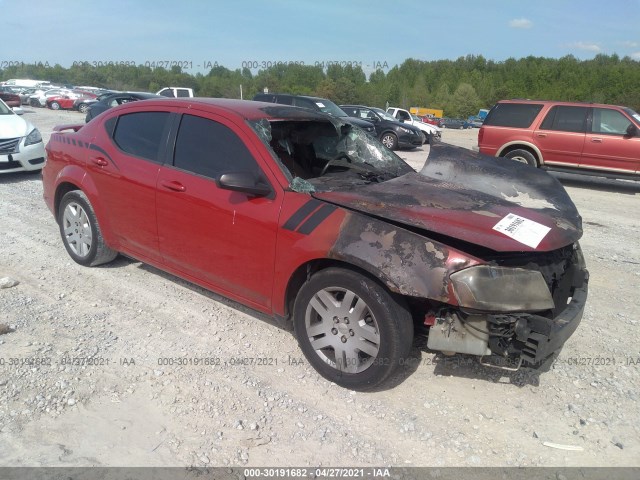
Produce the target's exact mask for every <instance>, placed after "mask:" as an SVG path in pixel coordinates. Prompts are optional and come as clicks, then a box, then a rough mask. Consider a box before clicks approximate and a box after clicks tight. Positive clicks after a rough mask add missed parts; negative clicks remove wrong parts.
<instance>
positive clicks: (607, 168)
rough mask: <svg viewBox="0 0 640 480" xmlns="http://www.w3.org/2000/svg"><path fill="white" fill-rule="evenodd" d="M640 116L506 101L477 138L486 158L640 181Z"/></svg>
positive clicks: (615, 109)
mask: <svg viewBox="0 0 640 480" xmlns="http://www.w3.org/2000/svg"><path fill="white" fill-rule="evenodd" d="M639 132H640V115H639V114H638V113H636V112H635V111H633V110H632V109H631V108H628V107H619V106H615V105H603V104H595V103H569V102H551V101H533V100H503V101H501V102H498V103H497V104H496V105H495V106H494V107H493V108H492V109H491V111H490V112H489V114H488V115H487V118H486V120H485V121H484V124H483V125H482V127H481V128H480V132H479V133H478V147H479V149H480V152H481V153H484V154H487V155H494V156H496V157H505V158H511V159H513V160H518V161H520V162H524V163H528V164H529V165H533V166H537V167H541V168H545V169H548V170H556V171H564V172H570V173H586V174H591V175H598V176H605V177H613V178H632V179H635V180H638V179H640V133H639Z"/></svg>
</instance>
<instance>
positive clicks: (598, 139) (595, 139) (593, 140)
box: [591, 137, 602, 143]
mask: <svg viewBox="0 0 640 480" xmlns="http://www.w3.org/2000/svg"><path fill="white" fill-rule="evenodd" d="M591 141H592V142H593V143H602V139H601V138H599V137H594V138H592V139H591Z"/></svg>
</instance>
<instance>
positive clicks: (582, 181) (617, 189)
mask: <svg viewBox="0 0 640 480" xmlns="http://www.w3.org/2000/svg"><path fill="white" fill-rule="evenodd" d="M549 173H550V174H551V175H553V176H554V177H555V178H556V179H557V180H558V181H559V182H560V183H562V185H564V186H565V187H574V188H582V189H585V190H600V191H603V192H612V193H623V194H625V195H635V194H637V193H640V181H634V180H621V179H620V180H616V179H609V178H603V177H592V176H587V175H578V174H572V173H560V172H549Z"/></svg>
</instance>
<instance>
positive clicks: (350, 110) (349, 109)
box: [340, 107, 358, 117]
mask: <svg viewBox="0 0 640 480" xmlns="http://www.w3.org/2000/svg"><path fill="white" fill-rule="evenodd" d="M340 108H342V110H344V111H345V112H346V114H347V115H349V116H350V117H357V116H358V109H357V108H356V107H340Z"/></svg>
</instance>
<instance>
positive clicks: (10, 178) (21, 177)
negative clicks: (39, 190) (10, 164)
mask: <svg viewBox="0 0 640 480" xmlns="http://www.w3.org/2000/svg"><path fill="white" fill-rule="evenodd" d="M29 181H36V182H40V183H42V171H41V170H31V171H30V172H11V173H2V171H0V184H4V185H10V184H12V183H23V182H29Z"/></svg>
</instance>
